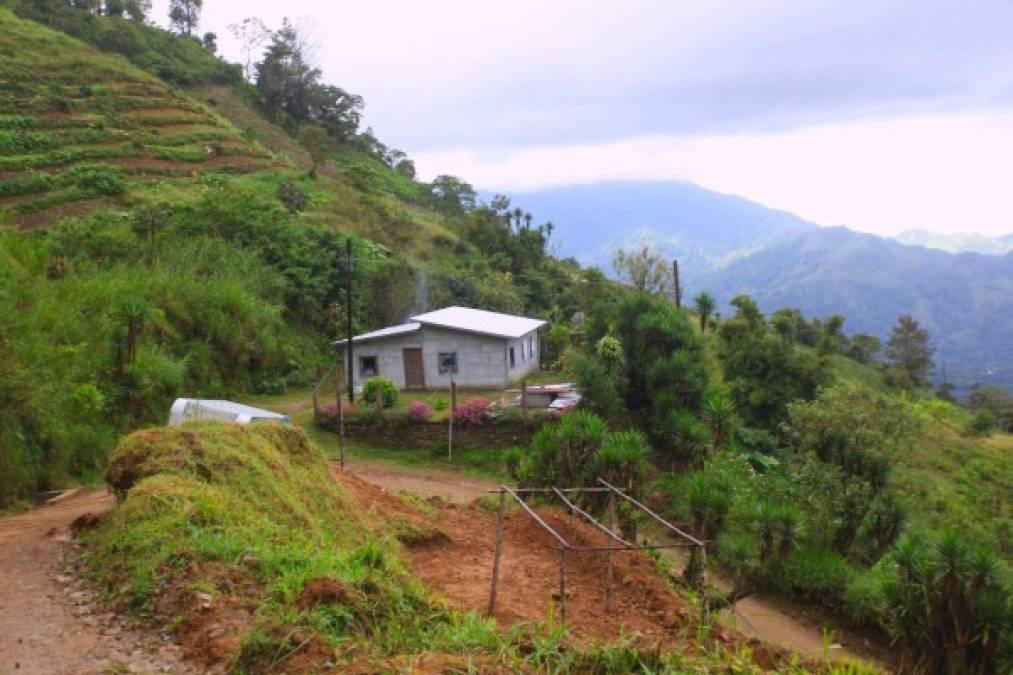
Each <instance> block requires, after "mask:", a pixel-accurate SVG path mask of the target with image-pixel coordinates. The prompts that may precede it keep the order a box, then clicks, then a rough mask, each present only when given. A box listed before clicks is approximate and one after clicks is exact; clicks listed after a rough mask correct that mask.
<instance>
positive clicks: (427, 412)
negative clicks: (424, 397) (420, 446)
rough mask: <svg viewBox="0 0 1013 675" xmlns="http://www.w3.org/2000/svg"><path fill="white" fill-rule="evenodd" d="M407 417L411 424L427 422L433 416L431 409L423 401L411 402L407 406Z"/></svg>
mask: <svg viewBox="0 0 1013 675" xmlns="http://www.w3.org/2000/svg"><path fill="white" fill-rule="evenodd" d="M408 416H409V417H410V418H411V420H412V422H420V423H421V422H428V421H429V419H430V418H431V417H432V416H433V409H432V407H431V406H430V405H429V404H428V403H426V402H425V401H412V402H411V405H409V406H408Z"/></svg>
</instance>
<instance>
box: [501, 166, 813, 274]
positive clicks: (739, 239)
mask: <svg viewBox="0 0 1013 675" xmlns="http://www.w3.org/2000/svg"><path fill="white" fill-rule="evenodd" d="M509 196H510V198H511V200H512V202H513V204H514V205H515V206H520V207H521V208H522V209H524V210H525V211H530V212H531V213H533V214H534V215H535V219H536V221H537V222H543V221H545V220H551V221H552V222H553V224H554V225H555V226H556V229H555V233H554V235H553V239H554V240H555V241H556V242H557V243H558V244H559V247H560V251H559V253H560V255H562V256H568V257H573V258H576V259H577V260H578V261H580V262H581V264H584V265H597V266H598V267H601V268H602V269H603V270H610V268H611V264H610V261H611V258H612V253H613V252H614V251H615V249H616V248H617V247H619V246H625V247H627V248H629V247H630V246H631V245H632V244H633V243H636V242H637V241H640V240H643V239H647V240H650V241H651V242H652V243H653V244H654V246H655V248H657V249H658V250H660V251H661V252H662V253H664V254H665V256H666V257H670V258H678V259H679V261H680V264H681V265H682V267H683V268H684V269H685V270H686V271H687V274H688V276H687V277H686V279H691V278H693V276H695V275H697V274H699V273H702V272H704V271H709V270H712V269H715V268H717V267H719V266H720V265H722V264H726V263H727V262H728V261H729V260H731V259H734V258H736V257H740V256H743V255H748V254H749V253H750V252H752V251H756V250H759V249H761V248H763V247H765V246H768V245H770V244H772V243H774V242H776V241H778V240H779V239H781V238H783V237H785V236H789V235H793V234H798V233H800V232H807V231H812V230H814V229H816V228H817V225H815V224H813V223H810V222H807V221H805V220H802V219H801V218H799V217H798V216H795V215H793V214H791V213H788V212H786V211H777V210H775V209H770V208H767V207H765V206H762V205H760V204H757V203H755V202H751V201H749V200H747V199H743V198H742V197H736V196H733V195H725V194H720V193H717V192H712V191H710V190H706V189H704V188H702V187H699V186H697V185H693V184H692V183H680V182H672V181H664V182H610V183H595V184H591V185H577V186H570V187H562V188H553V189H550V190H541V191H536V192H514V193H510V195H509Z"/></svg>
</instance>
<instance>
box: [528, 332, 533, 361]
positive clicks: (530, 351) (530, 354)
mask: <svg viewBox="0 0 1013 675" xmlns="http://www.w3.org/2000/svg"><path fill="white" fill-rule="evenodd" d="M534 355H535V338H534V337H532V336H530V335H529V336H528V356H534Z"/></svg>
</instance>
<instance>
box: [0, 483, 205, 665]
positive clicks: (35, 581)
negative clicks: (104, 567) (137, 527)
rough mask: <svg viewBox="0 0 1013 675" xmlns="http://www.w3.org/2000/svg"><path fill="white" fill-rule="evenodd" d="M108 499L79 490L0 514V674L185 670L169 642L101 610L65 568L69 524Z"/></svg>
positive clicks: (102, 508)
mask: <svg viewBox="0 0 1013 675" xmlns="http://www.w3.org/2000/svg"><path fill="white" fill-rule="evenodd" d="M112 505H113V499H112V497H110V496H109V495H108V494H106V491H105V490H83V491H78V492H76V493H75V494H73V495H69V496H68V497H66V498H64V499H61V500H60V501H59V502H58V503H55V504H49V505H46V506H42V507H39V508H37V509H33V510H31V511H27V512H25V513H20V514H18V515H15V516H9V517H6V518H0V673H4V674H8V673H10V674H17V675H20V674H22V673H33V674H34V673H38V674H40V675H42V674H47V675H49V674H63V673H66V674H68V675H69V674H74V675H78V674H92V673H104V672H109V671H110V670H113V669H117V668H119V670H116V671H115V672H135V673H159V672H176V673H187V672H191V671H190V670H189V669H188V668H187V667H185V666H182V665H180V662H179V660H178V656H177V655H176V653H175V648H174V647H172V646H171V645H169V646H159V645H157V644H152V643H151V642H152V638H150V637H147V636H145V637H141V636H140V635H139V634H138V633H135V632H134V631H132V630H130V629H129V628H127V627H125V626H124V625H122V623H121V622H120V621H119V619H118V618H117V617H115V616H114V615H112V614H103V613H101V612H100V611H99V610H97V609H96V607H95V605H94V601H95V598H94V597H93V596H92V594H91V593H90V592H88V591H87V590H85V589H84V588H83V587H82V586H80V585H79V584H76V583H75V581H74V580H73V579H72V578H71V577H70V576H67V575H64V574H63V570H62V569H61V560H62V558H63V554H64V552H65V551H66V550H67V547H68V546H72V544H71V543H70V542H69V536H68V534H69V528H70V524H71V523H72V522H73V521H74V519H75V518H77V517H78V516H81V515H84V514H89V513H90V514H102V513H105V512H107V511H108V510H109V509H111V508H112ZM152 652H154V653H152Z"/></svg>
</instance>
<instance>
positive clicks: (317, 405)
mask: <svg viewBox="0 0 1013 675" xmlns="http://www.w3.org/2000/svg"><path fill="white" fill-rule="evenodd" d="M320 372H321V368H320V364H319V363H318V364H317V383H316V385H314V387H313V419H314V420H316V419H317V416H318V415H319V414H320V400H319V397H318V396H317V392H318V391H319V390H320V385H321V384H322V383H321V380H323V379H324V376H323V375H321V374H320Z"/></svg>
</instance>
